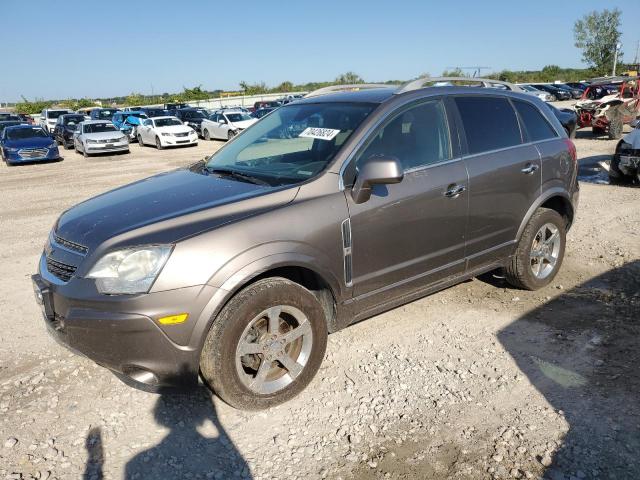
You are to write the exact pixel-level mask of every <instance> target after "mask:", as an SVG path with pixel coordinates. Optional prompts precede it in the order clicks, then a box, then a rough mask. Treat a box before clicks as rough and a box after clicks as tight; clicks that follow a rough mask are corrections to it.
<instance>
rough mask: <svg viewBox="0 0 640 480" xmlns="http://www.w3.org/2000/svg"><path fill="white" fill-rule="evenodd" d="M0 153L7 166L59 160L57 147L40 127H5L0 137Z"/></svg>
mask: <svg viewBox="0 0 640 480" xmlns="http://www.w3.org/2000/svg"><path fill="white" fill-rule="evenodd" d="M0 153H1V155H2V159H3V160H4V161H5V162H6V163H7V165H15V164H18V163H28V162H42V161H50V160H59V159H60V152H59V151H58V145H57V144H56V141H55V140H54V139H53V138H51V136H50V135H49V134H48V133H47V132H45V131H44V130H43V129H42V127H35V126H33V125H16V126H11V127H6V128H5V129H4V130H3V131H2V136H1V137H0Z"/></svg>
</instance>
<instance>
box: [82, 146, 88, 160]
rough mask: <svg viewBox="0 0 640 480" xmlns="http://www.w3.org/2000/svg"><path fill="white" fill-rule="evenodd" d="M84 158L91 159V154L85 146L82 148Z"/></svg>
mask: <svg viewBox="0 0 640 480" xmlns="http://www.w3.org/2000/svg"><path fill="white" fill-rule="evenodd" d="M82 156H83V157H84V158H89V154H88V153H87V148H86V147H85V146H84V145H83V146H82Z"/></svg>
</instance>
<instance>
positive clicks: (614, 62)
mask: <svg viewBox="0 0 640 480" xmlns="http://www.w3.org/2000/svg"><path fill="white" fill-rule="evenodd" d="M620 47H622V44H621V43H620V42H618V43H616V50H615V52H614V53H613V73H612V74H611V76H612V77H615V76H616V66H617V65H618V51H619V50H620Z"/></svg>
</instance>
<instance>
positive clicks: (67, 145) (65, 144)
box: [63, 142, 71, 150]
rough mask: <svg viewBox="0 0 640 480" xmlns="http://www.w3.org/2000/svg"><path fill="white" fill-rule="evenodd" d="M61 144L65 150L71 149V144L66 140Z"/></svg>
mask: <svg viewBox="0 0 640 480" xmlns="http://www.w3.org/2000/svg"><path fill="white" fill-rule="evenodd" d="M63 146H64V149H65V150H71V146H70V145H69V144H68V143H67V142H64V144H63Z"/></svg>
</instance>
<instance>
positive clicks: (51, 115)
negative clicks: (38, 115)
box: [47, 110, 69, 118]
mask: <svg viewBox="0 0 640 480" xmlns="http://www.w3.org/2000/svg"><path fill="white" fill-rule="evenodd" d="M67 113H69V110H49V111H48V112H47V118H58V117H59V116H60V115H66V114H67Z"/></svg>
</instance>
